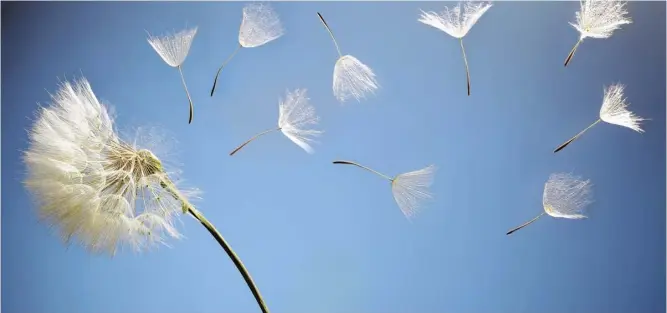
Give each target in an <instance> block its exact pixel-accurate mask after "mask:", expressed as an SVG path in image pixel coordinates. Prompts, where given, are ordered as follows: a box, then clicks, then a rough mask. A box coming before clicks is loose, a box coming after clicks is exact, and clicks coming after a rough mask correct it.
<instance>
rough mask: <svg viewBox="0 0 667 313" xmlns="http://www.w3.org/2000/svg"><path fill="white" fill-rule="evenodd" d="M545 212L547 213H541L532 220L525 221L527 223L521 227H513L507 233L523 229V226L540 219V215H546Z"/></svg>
mask: <svg viewBox="0 0 667 313" xmlns="http://www.w3.org/2000/svg"><path fill="white" fill-rule="evenodd" d="M544 214H545V212H542V213H541V214H540V215H538V216H536V217H535V218H534V219H532V220H530V221H528V222H525V223H523V224H521V226H519V227H516V228H513V229H511V230H510V231H508V232H507V235H511V234H512V233H513V232H515V231H517V230H519V229H521V228H524V227H526V226H528V225H530V224H532V223H533V222H535V221H537V219H539V218H540V217H542V215H544Z"/></svg>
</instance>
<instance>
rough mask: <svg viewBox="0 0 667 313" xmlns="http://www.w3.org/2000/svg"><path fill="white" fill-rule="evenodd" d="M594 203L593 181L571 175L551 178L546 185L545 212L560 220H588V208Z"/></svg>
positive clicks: (544, 196)
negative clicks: (586, 211) (586, 213)
mask: <svg viewBox="0 0 667 313" xmlns="http://www.w3.org/2000/svg"><path fill="white" fill-rule="evenodd" d="M592 202H593V200H592V192H591V181H590V180H583V179H581V177H578V176H574V175H572V174H569V173H556V174H551V176H549V180H548V181H547V182H546V184H545V185H544V194H543V195H542V205H543V206H544V211H545V212H546V213H547V214H549V215H551V216H553V217H558V218H569V219H581V218H586V215H585V210H586V207H587V206H588V205H589V204H591V203H592Z"/></svg>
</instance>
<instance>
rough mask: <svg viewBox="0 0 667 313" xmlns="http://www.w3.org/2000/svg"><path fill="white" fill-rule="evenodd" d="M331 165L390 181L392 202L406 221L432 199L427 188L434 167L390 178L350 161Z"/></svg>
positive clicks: (339, 161)
mask: <svg viewBox="0 0 667 313" xmlns="http://www.w3.org/2000/svg"><path fill="white" fill-rule="evenodd" d="M333 164H345V165H354V166H357V167H360V168H363V169H365V170H367V171H370V172H372V173H374V174H376V175H378V176H380V177H382V178H384V179H386V180H388V181H390V182H391V192H392V194H393V195H394V200H396V203H397V204H398V207H399V208H400V209H401V212H403V215H405V217H406V218H408V220H410V219H411V218H412V217H414V216H415V215H416V214H417V213H418V209H419V207H420V206H421V202H422V201H423V200H427V199H431V198H432V194H431V192H430V191H429V187H430V186H431V184H432V183H433V176H434V175H435V170H436V167H435V165H429V166H427V167H425V168H423V169H420V170H417V171H412V172H408V173H403V174H399V175H397V176H396V177H393V178H392V177H389V176H387V175H385V174H382V173H380V172H378V171H376V170H374V169H371V168H369V167H366V166H363V165H361V164H359V163H356V162H352V161H343V160H338V161H334V162H333Z"/></svg>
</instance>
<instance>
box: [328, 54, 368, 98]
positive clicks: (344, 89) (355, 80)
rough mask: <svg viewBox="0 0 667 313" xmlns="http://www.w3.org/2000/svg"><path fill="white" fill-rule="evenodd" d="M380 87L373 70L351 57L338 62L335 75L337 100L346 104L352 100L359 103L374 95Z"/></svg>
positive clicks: (348, 56)
mask: <svg viewBox="0 0 667 313" xmlns="http://www.w3.org/2000/svg"><path fill="white" fill-rule="evenodd" d="M378 87H379V85H378V83H377V81H376V80H375V74H374V73H373V70H372V69H371V68H370V67H368V66H367V65H365V64H363V63H361V61H359V60H357V58H355V57H353V56H351V55H345V56H342V57H340V58H339V59H338V61H336V65H335V66H334V74H333V92H334V96H336V99H338V101H340V102H345V101H347V100H348V99H350V98H355V99H356V100H357V101H359V100H361V99H363V98H365V97H366V94H367V93H374V92H375V90H377V89H378Z"/></svg>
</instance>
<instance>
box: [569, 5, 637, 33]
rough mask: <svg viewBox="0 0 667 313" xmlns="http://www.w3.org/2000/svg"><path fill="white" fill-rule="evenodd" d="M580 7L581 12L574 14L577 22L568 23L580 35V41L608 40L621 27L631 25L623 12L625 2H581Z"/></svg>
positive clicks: (630, 21)
mask: <svg viewBox="0 0 667 313" xmlns="http://www.w3.org/2000/svg"><path fill="white" fill-rule="evenodd" d="M580 5H581V10H580V11H578V12H577V13H575V15H576V19H577V22H576V23H570V25H572V27H574V28H575V29H576V30H577V31H579V33H581V37H580V39H584V38H586V37H591V38H609V37H610V36H611V35H612V34H613V33H614V31H615V30H617V29H619V28H621V25H624V24H630V23H632V20H631V19H630V18H629V17H628V16H627V14H628V12H627V11H626V10H625V5H626V2H623V1H609V0H602V1H599V0H595V1H588V0H583V1H580Z"/></svg>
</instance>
